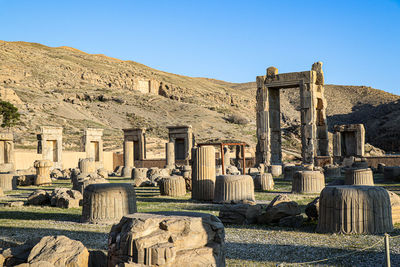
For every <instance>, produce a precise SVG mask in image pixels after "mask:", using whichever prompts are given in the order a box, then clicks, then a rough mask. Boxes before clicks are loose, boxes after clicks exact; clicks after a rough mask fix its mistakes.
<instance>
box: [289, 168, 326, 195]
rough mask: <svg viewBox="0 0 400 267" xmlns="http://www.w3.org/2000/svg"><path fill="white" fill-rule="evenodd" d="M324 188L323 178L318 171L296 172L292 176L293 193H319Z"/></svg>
mask: <svg viewBox="0 0 400 267" xmlns="http://www.w3.org/2000/svg"><path fill="white" fill-rule="evenodd" d="M324 187H325V176H324V174H323V173H322V172H320V171H298V172H296V173H295V174H294V176H293V181H292V192H293V193H300V194H304V193H320V192H321V191H322V189H324Z"/></svg>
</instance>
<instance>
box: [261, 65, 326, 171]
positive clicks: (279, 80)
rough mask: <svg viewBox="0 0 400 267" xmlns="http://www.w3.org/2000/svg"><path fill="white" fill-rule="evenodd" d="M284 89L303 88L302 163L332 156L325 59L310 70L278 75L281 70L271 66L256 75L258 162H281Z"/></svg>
mask: <svg viewBox="0 0 400 267" xmlns="http://www.w3.org/2000/svg"><path fill="white" fill-rule="evenodd" d="M284 88H299V89H300V108H301V144H302V159H303V163H305V164H313V163H314V159H315V158H316V157H318V156H329V140H328V126H327V122H326V111H325V110H326V100H325V97H324V73H323V71H322V62H316V63H314V64H313V66H312V69H311V71H303V72H292V73H283V74H278V69H276V68H274V67H269V68H268V69H267V75H265V76H258V77H257V107H256V110H257V114H256V116H257V118H256V119H257V140H258V141H257V147H256V163H257V164H260V163H263V164H265V165H266V166H269V165H271V164H282V148H281V146H282V142H281V126H280V121H281V112H280V100H279V91H280V89H284Z"/></svg>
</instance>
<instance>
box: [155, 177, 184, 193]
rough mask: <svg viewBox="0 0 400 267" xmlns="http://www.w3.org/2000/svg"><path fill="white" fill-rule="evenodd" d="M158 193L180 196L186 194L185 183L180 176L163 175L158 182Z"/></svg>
mask: <svg viewBox="0 0 400 267" xmlns="http://www.w3.org/2000/svg"><path fill="white" fill-rule="evenodd" d="M160 194H161V195H163V196H171V197H181V196H184V195H186V183H185V179H183V177H182V176H170V177H164V178H162V179H161V182H160Z"/></svg>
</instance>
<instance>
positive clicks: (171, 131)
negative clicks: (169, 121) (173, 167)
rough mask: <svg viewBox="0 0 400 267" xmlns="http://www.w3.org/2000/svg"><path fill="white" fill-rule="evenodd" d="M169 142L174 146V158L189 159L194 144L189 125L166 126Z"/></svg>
mask: <svg viewBox="0 0 400 267" xmlns="http://www.w3.org/2000/svg"><path fill="white" fill-rule="evenodd" d="M167 128H168V138H169V142H173V143H174V146H175V149H174V151H175V159H176V160H185V161H189V160H190V159H191V154H190V153H191V150H192V147H193V145H194V136H193V130H192V126H191V125H179V126H168V127H167Z"/></svg>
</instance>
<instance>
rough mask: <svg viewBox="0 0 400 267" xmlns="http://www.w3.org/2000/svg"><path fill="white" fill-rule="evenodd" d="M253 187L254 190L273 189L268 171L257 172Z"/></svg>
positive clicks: (272, 181)
mask: <svg viewBox="0 0 400 267" xmlns="http://www.w3.org/2000/svg"><path fill="white" fill-rule="evenodd" d="M254 189H255V190H261V191H266V190H273V189H274V179H273V178H272V175H271V174H270V173H263V174H258V175H257V176H256V177H255V178H254Z"/></svg>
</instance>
